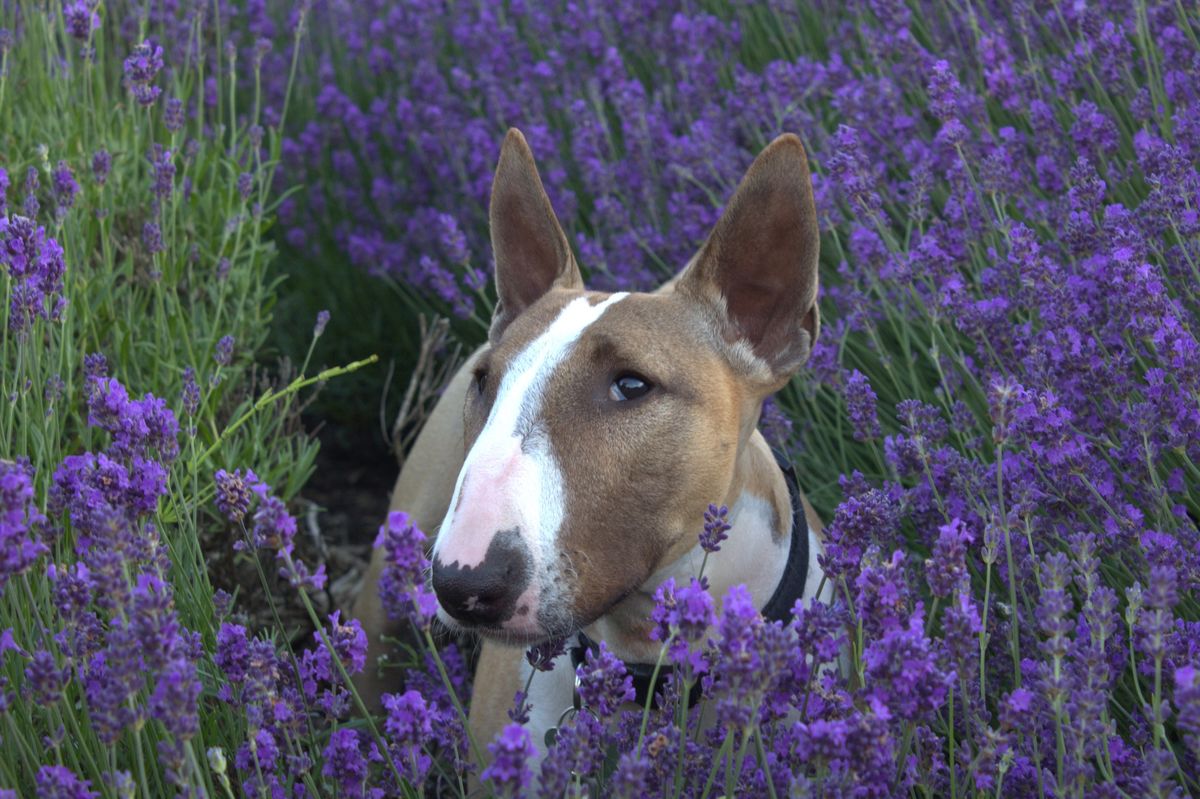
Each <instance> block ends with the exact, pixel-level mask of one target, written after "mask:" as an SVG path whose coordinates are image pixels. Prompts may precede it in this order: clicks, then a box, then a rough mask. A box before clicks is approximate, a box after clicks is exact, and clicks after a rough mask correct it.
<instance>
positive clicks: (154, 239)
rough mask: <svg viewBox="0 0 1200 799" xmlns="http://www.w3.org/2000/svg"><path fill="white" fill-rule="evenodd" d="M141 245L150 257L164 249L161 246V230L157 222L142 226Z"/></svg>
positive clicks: (163, 246)
mask: <svg viewBox="0 0 1200 799" xmlns="http://www.w3.org/2000/svg"><path fill="white" fill-rule="evenodd" d="M142 244H143V245H144V246H145V247H146V252H148V253H149V254H150V255H154V254H156V253H160V252H162V251H163V250H165V249H166V246H165V245H164V244H163V237H162V228H160V227H159V226H158V223H157V222H147V223H146V224H144V225H143V226H142Z"/></svg>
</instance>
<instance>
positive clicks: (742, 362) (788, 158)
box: [354, 129, 822, 747]
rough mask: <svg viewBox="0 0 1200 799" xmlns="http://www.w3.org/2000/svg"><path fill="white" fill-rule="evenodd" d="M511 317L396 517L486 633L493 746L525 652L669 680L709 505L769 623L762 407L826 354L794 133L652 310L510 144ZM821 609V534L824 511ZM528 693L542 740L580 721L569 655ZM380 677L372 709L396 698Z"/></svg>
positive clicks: (503, 197)
mask: <svg viewBox="0 0 1200 799" xmlns="http://www.w3.org/2000/svg"><path fill="white" fill-rule="evenodd" d="M490 213H491V231H492V245H493V249H494V253H495V261H496V288H497V294H498V297H499V303H498V304H497V306H496V309H495V313H494V316H493V320H492V325H491V329H490V333H489V341H488V344H486V345H485V346H484V347H482V348H481V349H480V350H479V351H478V352H476V353H475V354H474V355H472V357H471V358H470V359H469V360H468V362H467V363H466V365H465V366H463V368H462V369H461V370H460V371H459V373H458V374H457V375H456V376H455V377H454V379H453V380H452V382H451V383H450V385H449V387H448V388H447V389H446V391H445V393H444V395H443V397H442V398H441V400H440V401H439V403H438V405H437V407H436V408H435V409H434V411H433V413H432V416H431V417H430V419H429V420H428V422H427V424H426V426H425V428H424V430H423V431H422V433H421V435H420V436H419V437H418V439H417V441H416V443H415V445H414V447H413V451H412V452H411V453H410V455H409V457H408V459H407V462H406V463H407V465H406V466H405V468H404V470H403V472H402V473H401V475H400V478H399V480H398V481H397V483H396V488H395V491H394V493H393V495H392V507H393V508H395V509H401V510H405V511H407V512H408V513H409V514H410V516H411V517H412V518H413V520H414V521H415V522H416V523H417V524H418V525H419V526H420V527H421V528H422V529H423V530H426V531H428V532H430V533H433V532H436V540H435V541H434V544H433V549H432V557H431V559H432V561H433V586H434V589H435V591H436V592H437V595H438V599H439V606H440V607H439V610H438V616H439V618H440V619H441V620H442V621H443V622H444V623H445V624H446V625H448V626H449V627H451V628H454V629H468V630H473V631H477V632H478V633H479V634H480V635H481V636H482V644H483V646H482V651H481V654H480V660H479V665H478V668H477V671H476V680H475V689H474V698H473V700H472V703H471V711H470V720H469V722H470V726H471V728H472V732H473V736H474V738H475V740H476V741H478V742H479V743H480V745H481V746H482V745H483V744H485V743H486V742H488V741H489V740H491V738H492V737H493V735H494V734H495V733H496V732H498V731H499V730H500V729H501V728H502V727H503V725H504V724H505V723H507V716H506V713H505V711H506V710H507V709H508V708H509V707H511V705H512V700H513V695H514V693H515V692H516V691H517V690H519V689H520V688H522V687H523V686H524V684H525V679H526V677H527V676H528V669H529V666H528V665H526V663H525V660H524V657H523V653H524V646H525V645H528V644H531V643H534V642H536V641H540V640H543V639H546V638H550V637H555V636H565V635H568V634H570V633H573V632H574V631H576V630H579V629H583V630H584V631H585V632H586V633H587V635H588V636H589V637H591V638H592V639H593V640H596V641H605V642H607V644H608V646H609V648H610V649H611V650H612V651H613V652H615V653H616V654H617V655H618V656H619V657H621V658H623V659H625V660H626V661H629V662H653V661H654V659H655V657H656V655H657V648H658V644H657V643H656V642H654V641H651V640H650V639H649V637H648V635H647V634H648V631H649V629H650V626H649V616H650V610H651V608H652V607H653V598H652V596H653V592H654V590H655V588H656V587H657V586H658V585H659V584H660V583H661V582H662V581H663V580H664V579H666V578H667V577H669V576H673V577H675V579H676V581H685V582H686V580H687V579H688V578H690V577H692V576H694V575H695V574H696V572H697V570H698V568H699V565H700V560H701V556H702V552H701V551H700V549H699V547H698V543H697V533H698V532H699V529H700V527H701V523H702V514H703V512H704V510H705V508H706V507H707V506H708V504H709V503H718V504H726V505H728V506H729V508H730V515H729V521H730V522H731V524H732V530H731V531H730V532H729V539H728V540H727V541H726V542H725V543H724V545H723V546H722V547H721V550H720V551H719V552H717V553H716V554H714V555H712V556H710V557H709V560H708V565H707V567H706V574H707V576H708V578H709V581H710V583H711V586H712V593H713V595H714V596H715V597H718V598H719V597H721V596H722V595H723V594H724V593H725V591H726V589H727V588H728V587H730V586H731V585H734V584H736V583H745V584H746V585H747V587H748V588H749V589H750V591H751V594H752V595H753V597H754V600H755V602H756V603H757V604H758V606H759V607H762V606H763V605H764V604H766V602H767V600H768V598H769V597H770V595H771V593H772V592H773V591H774V589H775V587H776V586H777V585H778V583H779V581H780V578H781V575H782V572H783V567H784V563H785V561H786V560H787V556H788V551H789V547H790V536H791V526H792V513H791V505H790V499H789V494H788V488H787V485H786V483H785V480H784V477H783V474H782V472H781V470H780V469H779V467H778V465H777V464H776V462H775V460H774V458H773V457H772V455H771V452H770V450H769V448H768V446H767V444H766V442H765V441H764V439H763V437H762V435H761V434H760V433H759V432H758V431H757V429H756V425H757V423H758V418H759V414H760V411H761V407H762V402H763V399H764V398H765V397H767V396H768V395H769V394H771V393H772V392H774V391H776V390H778V389H779V388H781V387H782V386H783V385H784V384H786V383H787V382H788V380H789V379H790V378H791V377H792V376H793V375H794V374H795V373H796V372H797V371H798V370H799V369H800V367H801V366H802V365H803V364H804V362H805V360H806V359H807V358H808V356H809V353H810V351H811V347H812V344H813V341H814V340H815V339H816V336H817V328H818V312H817V304H816V298H817V253H818V231H817V221H816V212H815V208H814V205H813V197H812V187H811V181H810V177H809V172H808V165H807V159H806V156H805V153H804V148H803V146H802V145H801V143H800V140H799V139H798V138H796V137H795V136H792V135H785V136H781V137H779V138H778V139H776V140H775V141H773V142H772V143H771V144H770V145H769V146H768V147H767V148H766V149H765V150H763V152H762V153H761V154H760V155H759V157H758V158H757V159H756V160H755V161H754V163H753V164H752V165H751V167H750V169H749V171H748V172H747V173H746V176H745V177H744V178H743V180H742V182H741V184H740V185H739V186H738V189H737V192H736V193H735V194H734V196H733V198H732V199H731V200H730V202H729V204H728V206H727V207H726V209H725V212H724V214H723V216H722V217H721V219H720V220H719V221H718V222H717V225H716V227H715V228H714V230H713V231H712V233H711V234H710V235H709V237H708V240H707V241H706V242H705V243H704V245H703V247H702V248H701V249H700V251H699V253H698V254H697V255H696V256H695V257H694V258H693V259H692V260H691V262H690V263H689V264H688V265H687V266H686V268H685V269H684V270H683V271H682V273H681V274H680V275H679V276H678V277H677V278H675V279H674V280H672V281H671V282H670V283H668V284H667V285H666V286H664V287H663V288H661V289H660V290H659V291H657V292H655V293H652V294H643V293H629V294H625V293H616V294H606V293H601V292H593V291H587V290H586V289H585V288H584V286H583V280H582V278H581V276H580V272H579V268H578V266H577V265H576V263H575V258H574V256H573V255H572V252H571V249H570V246H569V245H568V243H567V238H566V236H565V235H564V233H563V231H562V228H561V227H560V225H559V223H558V220H557V219H556V217H555V215H554V211H553V210H552V208H551V206H550V202H549V200H548V198H547V197H546V193H545V191H544V190H543V188H542V183H541V179H540V178H539V176H538V173H537V168H536V166H535V164H534V161H533V155H532V154H531V153H530V150H529V147H528V145H527V144H526V143H525V139H524V137H523V136H522V135H521V133H520V132H519V131H517V130H515V129H514V130H510V131H509V132H508V135H507V137H506V138H505V140H504V145H503V147H502V150H501V153H500V161H499V165H498V166H497V169H496V177H495V182H494V184H493V187H492V198H491V211H490ZM804 510H805V515H806V517H807V521H808V527H809V531H810V532H809V536H810V541H809V552H810V558H809V563H810V565H809V574H808V581H807V585H806V589H805V593H804V598H805V599H806V600H808V599H811V598H812V597H813V596H814V595H815V593H816V591H817V588H818V586H819V585H820V583H821V580H820V570H819V567H818V566H817V565H816V563H817V555H818V553H819V552H820V536H821V530H822V525H821V521H820V519H818V518H817V516H816V514H815V513H814V512H813V509H812V507H811V506H810V505H809V504H808V502H807V500H805V501H804ZM382 568H383V563H382V555H381V553H380V552H379V551H376V552H375V554H374V557H373V560H372V563H371V568H370V570H369V572H368V575H367V579H366V582H365V585H364V588H363V590H362V593H361V595H360V596H359V599H358V602H357V605H356V606H355V608H354V613H355V615H356V616H357V617H358V618H359V619H360V620H361V621H362V623H363V626H364V628H365V629H366V631H367V633H368V635H369V638H370V642H371V655H372V663H374V656H376V655H378V654H380V653H381V652H382V644H381V643H380V636H381V635H385V634H388V633H390V632H392V631H391V630H389V625H388V622H387V621H386V616H385V615H384V613H383V610H382V608H381V607H380V602H379V598H378V590H377V583H378V580H379V576H380V572H381V571H382ZM563 660H564V661H566V662H562V663H558V664H556V667H555V669H554V670H553V671H552V672H549V673H547V674H539V675H537V677H536V679H534V680H533V683H532V686H531V697H530V699H531V703H532V705H533V714H532V718H531V720H530V722H529V724H530V725H531V726H532V727H533V728H534V729H532V733H533V740H534V741H535V743H536V744H537V745H538V746H539V747H540V746H541V743H542V740H543V734H544V732H545V729H546V728H548V727H549V726H551V725H553V724H555V723H556V722H557V720H558V717H559V715H560V713H561V712H562V711H563V710H564V709H565V708H567V707H570V705H571V701H572V690H573V674H572V670H571V668H570V663H569V661H567V660H566V658H565V656H564V658H563ZM369 671H371V672H372V673H371V674H369V675H367V676H366V677H365V678H364V680H363V684H362V686H361V687H362V689H363V690H364V693H365V694H366V695H367V696H368V699H369V700H371V699H377V697H378V695H379V693H380V692H382V691H384V690H387V686H385V685H383V684H381V682H380V678H379V677H378V676H377V675H376V674H374V673H373V672H374V670H373V669H371V670H369Z"/></svg>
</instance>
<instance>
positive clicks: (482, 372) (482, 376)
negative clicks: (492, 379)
mask: <svg viewBox="0 0 1200 799" xmlns="http://www.w3.org/2000/svg"><path fill="white" fill-rule="evenodd" d="M487 383H488V371H487V369H476V370H475V390H476V391H478V392H479V393H480V394H482V393H483V392H485V391H487Z"/></svg>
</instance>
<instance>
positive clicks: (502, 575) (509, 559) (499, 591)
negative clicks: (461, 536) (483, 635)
mask: <svg viewBox="0 0 1200 799" xmlns="http://www.w3.org/2000/svg"><path fill="white" fill-rule="evenodd" d="M531 571H532V569H531V565H530V555H529V548H528V546H527V545H526V544H525V542H524V541H523V540H522V539H521V536H520V533H519V531H518V530H517V529H512V530H502V531H501V532H499V533H497V534H496V535H495V537H494V538H493V539H492V542H491V544H490V545H489V546H488V550H487V554H486V555H485V556H484V558H483V561H481V562H480V563H479V564H478V565H477V566H474V567H471V566H461V565H459V564H458V562H457V561H455V562H452V563H449V564H446V563H443V562H442V561H441V560H440V558H438V557H436V556H435V557H434V561H433V590H434V591H435V592H437V597H438V601H439V602H440V603H441V605H442V607H443V608H444V609H445V610H446V612H447V613H449V614H450V615H451V616H453V617H454V618H455V619H457V620H459V621H460V622H462V623H463V624H469V625H478V626H484V627H491V626H496V625H498V624H501V623H503V622H505V621H507V620H508V619H510V618H512V616H513V615H514V614H516V613H518V612H519V611H520V608H518V607H517V600H518V598H519V597H520V596H521V594H522V593H523V592H524V591H525V588H526V586H527V585H528V583H529V578H530V573H531Z"/></svg>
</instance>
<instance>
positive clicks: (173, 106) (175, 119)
mask: <svg viewBox="0 0 1200 799" xmlns="http://www.w3.org/2000/svg"><path fill="white" fill-rule="evenodd" d="M184 121H185V116H184V109H183V101H182V100H180V99H179V98H178V97H171V98H169V99H168V100H167V102H166V103H165V104H164V105H163V127H165V128H166V129H167V130H168V131H169V132H171V133H178V132H179V131H181V130H183V125H184Z"/></svg>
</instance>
